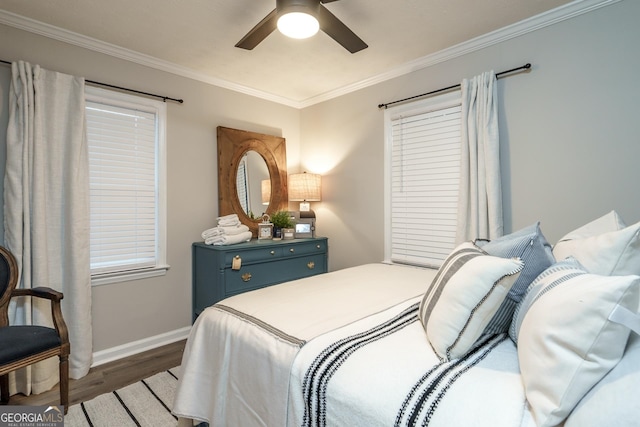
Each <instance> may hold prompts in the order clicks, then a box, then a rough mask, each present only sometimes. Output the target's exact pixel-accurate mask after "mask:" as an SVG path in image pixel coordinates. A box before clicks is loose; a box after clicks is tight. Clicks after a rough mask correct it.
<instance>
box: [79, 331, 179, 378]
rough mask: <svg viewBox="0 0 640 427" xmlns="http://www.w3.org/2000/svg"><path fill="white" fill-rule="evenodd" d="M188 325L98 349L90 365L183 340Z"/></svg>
mask: <svg viewBox="0 0 640 427" xmlns="http://www.w3.org/2000/svg"><path fill="white" fill-rule="evenodd" d="M190 330H191V327H190V326H187V327H184V328H181V329H176V330H175V331H170V332H166V333H164V334H160V335H155V336H153V337H149V338H144V339H141V340H139V341H133V342H130V343H127V344H122V345H119V346H117V347H112V348H108V349H106V350H100V351H96V352H95V353H93V363H92V364H91V367H92V368H93V367H94V366H98V365H103V364H105V363H108V362H113V361H114V360H118V359H122V358H123V357H127V356H132V355H134V354H138V353H142V352H143V351H147V350H152V349H154V348H157V347H161V346H163V345H167V344H171V343H174V342H176V341H180V340H183V339H185V338H187V337H188V336H189V331H190Z"/></svg>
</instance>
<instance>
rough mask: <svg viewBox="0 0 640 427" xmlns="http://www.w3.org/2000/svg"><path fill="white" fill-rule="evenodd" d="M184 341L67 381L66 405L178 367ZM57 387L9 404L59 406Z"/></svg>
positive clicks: (18, 397) (118, 361)
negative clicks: (67, 394)
mask: <svg viewBox="0 0 640 427" xmlns="http://www.w3.org/2000/svg"><path fill="white" fill-rule="evenodd" d="M185 343H186V340H182V341H178V342H175V343H173V344H168V345H165V346H163V347H158V348H155V349H153V350H149V351H146V352H144V353H139V354H136V355H133V356H130V357H126V358H124V359H120V360H116V361H114V362H110V363H105V364H104V365H100V366H96V367H94V368H91V370H90V371H89V373H88V374H87V375H86V376H85V377H84V378H81V379H79V380H69V405H74V404H76V403H80V402H84V401H87V400H90V399H93V398H94V397H96V396H98V395H100V394H103V393H108V392H111V391H113V390H117V389H119V388H122V387H125V386H127V385H129V384H132V383H134V382H137V381H140V380H141V379H143V378H147V377H149V376H151V375H154V374H157V373H158V372H162V371H165V370H167V369H170V368H173V367H174V366H178V365H179V364H180V363H181V362H182V352H183V351H184V346H185ZM59 399H60V394H59V392H58V386H55V387H54V388H53V389H51V390H49V391H47V392H44V393H41V394H37V395H32V396H24V395H21V394H17V395H14V396H11V399H10V400H9V404H10V405H50V404H59V403H60V400H59Z"/></svg>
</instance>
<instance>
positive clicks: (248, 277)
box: [241, 273, 251, 282]
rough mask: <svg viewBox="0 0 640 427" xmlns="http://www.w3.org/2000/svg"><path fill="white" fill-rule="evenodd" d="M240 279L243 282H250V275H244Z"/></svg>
mask: <svg viewBox="0 0 640 427" xmlns="http://www.w3.org/2000/svg"><path fill="white" fill-rule="evenodd" d="M241 277H242V281H243V282H248V281H249V280H251V273H244V274H243V275H242V276H241Z"/></svg>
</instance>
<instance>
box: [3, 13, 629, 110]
mask: <svg viewBox="0 0 640 427" xmlns="http://www.w3.org/2000/svg"><path fill="white" fill-rule="evenodd" d="M619 1H621V0H575V1H573V2H571V3H567V4H565V5H563V6H560V7H557V8H555V9H552V10H550V11H547V12H544V13H541V14H539V15H536V16H534V17H531V18H528V19H525V20H523V21H520V22H518V23H515V24H512V25H509V26H507V27H504V28H501V29H499V30H496V31H492V32H490V33H487V34H484V35H482V36H479V37H476V38H474V39H471V40H468V41H466V42H463V43H460V44H458V45H455V46H452V47H450V48H447V49H443V50H441V51H439V52H436V53H434V54H431V55H427V56H424V57H422V58H418V59H416V60H414V61H410V62H407V63H405V64H403V65H401V66H399V67H396V68H393V69H390V70H389V71H387V72H384V73H381V74H378V75H375V76H373V77H370V78H367V79H364V80H361V81H359V82H356V83H354V84H351V85H347V86H343V87H341V88H339V89H336V90H333V91H329V92H326V93H323V94H321V95H318V96H314V97H311V98H308V99H305V100H302V101H298V100H293V99H289V98H285V97H282V96H278V95H274V94H271V93H267V92H263V91H260V90H257V89H253V88H250V87H247V86H243V85H239V84H236V83H233V82H230V81H227V80H223V79H218V78H215V77H211V76H208V75H205V74H203V73H199V72H196V71H194V70H192V69H189V68H186V67H182V66H179V65H176V64H174V63H171V62H168V61H163V60H161V59H158V58H155V57H153V56H150V55H145V54H142V53H139V52H136V51H133V50H130V49H125V48H123V47H120V46H117V45H114V44H110V43H106V42H103V41H100V40H97V39H94V38H91V37H87V36H83V35H81V34H77V33H74V32H71V31H68V30H65V29H62V28H59V27H55V26H53V25H49V24H45V23H43V22H40V21H36V20H33V19H30V18H26V17H23V16H20V15H17V14H14V13H11V12H7V11H5V10H0V24H4V25H7V26H10V27H15V28H18V29H21V30H24V31H28V32H31V33H34V34H38V35H41V36H44V37H48V38H51V39H54V40H58V41H61V42H64V43H68V44H72V45H75V46H79V47H82V48H85V49H89V50H92V51H95V52H100V53H103V54H106V55H110V56H113V57H116V58H120V59H124V60H126V61H130V62H134V63H136V64H140V65H144V66H147V67H151V68H154V69H157V70H161V71H166V72H168V73H172V74H175V75H178V76H182V77H186V78H190V79H193V80H197V81H201V82H203V83H207V84H210V85H214V86H218V87H221V88H224V89H229V90H232V91H234V92H239V93H243V94H245V95H249V96H253V97H256V98H261V99H264V100H266V101H271V102H275V103H278V104H282V105H286V106H289V107H293V108H297V109H302V108H306V107H310V106H312V105H315V104H318V103H320V102H324V101H328V100H330V99H333V98H337V97H339V96H342V95H346V94H348V93H351V92H355V91H357V90H360V89H364V88H366V87H369V86H373V85H376V84H378V83H382V82H384V81H387V80H390V79H393V78H396V77H400V76H403V75H406V74H409V73H412V72H414V71H417V70H421V69H424V68H427V67H430V66H432V65H435V64H439V63H441V62H444V61H448V60H450V59H453V58H457V57H460V56H462V55H465V54H468V53H470V52H474V51H477V50H480V49H484V48H486V47H488V46H492V45H495V44H497V43H501V42H503V41H506V40H509V39H513V38H515V37H519V36H521V35H523V34H527V33H530V32H533V31H536V30H539V29H541V28H544V27H547V26H550V25H553V24H556V23H558V22H561V21H564V20H567V19H571V18H573V17H575V16H578V15H582V14H584V13H588V12H591V11H592V10H595V9H599V8H601V7H605V6H608V5H610V4H614V3H618V2H619Z"/></svg>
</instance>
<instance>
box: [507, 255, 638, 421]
mask: <svg viewBox="0 0 640 427" xmlns="http://www.w3.org/2000/svg"><path fill="white" fill-rule="evenodd" d="M576 266H579V264H577V263H576V261H575V260H574V259H571V258H569V259H567V260H565V261H562V262H560V263H557V264H555V265H554V266H552V267H550V268H549V269H547V270H546V271H545V272H543V273H542V274H541V275H540V276H539V277H538V278H537V279H536V280H535V281H534V282H533V283H532V284H531V286H530V289H529V291H528V292H527V295H526V296H525V298H524V299H523V301H522V305H521V307H520V308H519V311H518V312H517V313H516V317H517V318H518V322H519V323H520V325H521V326H520V329H519V333H518V335H517V339H518V360H519V362H520V371H521V374H522V380H523V383H524V386H525V393H526V396H527V400H528V402H529V405H530V408H531V412H532V414H533V417H534V418H535V420H536V425H537V426H538V427H547V426H555V425H557V424H559V423H561V422H562V421H563V420H564V419H565V418H566V417H567V416H568V415H569V413H571V411H572V410H573V408H574V407H575V406H576V405H577V404H578V402H579V401H580V399H582V398H583V397H584V395H585V394H586V393H587V392H588V391H589V390H590V389H591V388H592V387H593V386H594V385H595V384H597V383H598V381H600V380H601V379H602V378H603V377H604V376H605V375H606V374H607V372H609V370H611V368H613V367H614V366H615V365H616V364H617V363H618V361H619V360H620V358H621V357H622V354H623V352H624V348H625V345H626V343H627V339H628V337H629V328H627V327H626V326H623V325H621V324H619V323H616V322H613V321H611V320H609V316H610V315H612V314H613V313H615V312H616V311H617V310H616V308H617V307H618V306H621V307H624V308H625V309H627V310H630V311H633V312H634V313H635V312H637V310H638V300H639V295H640V277H638V276H599V275H595V274H589V273H587V272H586V271H584V270H582V271H579V269H578V268H577V267H576Z"/></svg>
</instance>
